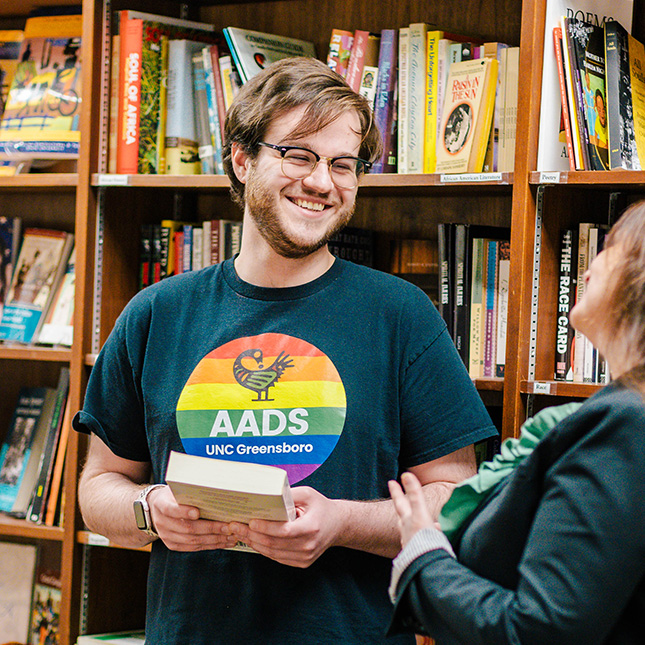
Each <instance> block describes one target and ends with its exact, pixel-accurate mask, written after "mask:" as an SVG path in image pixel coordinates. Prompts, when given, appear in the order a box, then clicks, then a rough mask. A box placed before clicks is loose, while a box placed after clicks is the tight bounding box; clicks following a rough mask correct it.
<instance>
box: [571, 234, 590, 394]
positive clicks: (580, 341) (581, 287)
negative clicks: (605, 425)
mask: <svg viewBox="0 0 645 645" xmlns="http://www.w3.org/2000/svg"><path fill="white" fill-rule="evenodd" d="M591 226H592V224H589V223H588V222H581V223H580V225H579V227H578V255H577V258H578V266H577V273H576V302H580V300H582V296H583V295H584V292H585V281H584V278H583V275H584V272H585V271H586V270H587V267H588V259H589V256H588V254H589V229H590V228H591ZM584 360H585V337H584V334H582V332H580V331H578V330H576V332H575V341H574V349H573V380H574V382H575V383H582V378H583V372H584Z"/></svg>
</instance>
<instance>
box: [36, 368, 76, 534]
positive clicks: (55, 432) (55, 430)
mask: <svg viewBox="0 0 645 645" xmlns="http://www.w3.org/2000/svg"><path fill="white" fill-rule="evenodd" d="M68 392H69V368H68V367H63V368H61V371H60V375H59V378H58V385H57V387H56V400H55V402H54V409H53V412H52V416H51V420H50V423H49V430H48V431H47V439H46V442H45V447H44V450H43V455H42V458H41V462H40V469H39V472H38V480H37V481H36V486H35V488H34V495H33V497H32V500H31V506H30V508H29V511H28V513H27V517H28V519H29V520H30V521H31V522H37V523H41V522H42V521H43V520H44V511H45V501H46V500H47V494H48V493H49V485H50V482H51V475H52V468H53V466H54V458H55V454H56V446H57V445H58V438H59V435H60V430H61V425H62V420H63V412H64V410H65V404H66V401H67V394H68Z"/></svg>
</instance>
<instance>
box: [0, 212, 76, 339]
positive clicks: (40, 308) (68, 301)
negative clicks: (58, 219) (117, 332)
mask: <svg viewBox="0 0 645 645" xmlns="http://www.w3.org/2000/svg"><path fill="white" fill-rule="evenodd" d="M75 255H76V254H75V247H74V235H73V233H67V232H65V231H59V230H55V229H45V228H25V229H24V231H23V230H22V219H21V218H20V217H5V216H0V341H3V342H17V343H39V344H43V345H62V346H66V347H70V346H71V344H72V338H73V317H74V285H75Z"/></svg>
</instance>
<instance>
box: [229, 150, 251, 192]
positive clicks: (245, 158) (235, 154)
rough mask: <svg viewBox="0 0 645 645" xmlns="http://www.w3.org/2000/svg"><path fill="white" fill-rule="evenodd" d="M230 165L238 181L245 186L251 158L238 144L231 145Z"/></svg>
mask: <svg viewBox="0 0 645 645" xmlns="http://www.w3.org/2000/svg"><path fill="white" fill-rule="evenodd" d="M231 164H232V165H233V172H234V173H235V176H236V177H237V179H238V181H240V182H241V183H243V184H245V183H246V177H247V174H248V172H249V166H250V164H251V158H250V157H249V155H248V154H247V153H246V152H245V150H244V148H243V147H242V146H241V145H240V144H239V143H235V142H234V143H232V144H231Z"/></svg>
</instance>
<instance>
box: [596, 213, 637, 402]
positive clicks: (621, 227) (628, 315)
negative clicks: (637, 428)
mask: <svg viewBox="0 0 645 645" xmlns="http://www.w3.org/2000/svg"><path fill="white" fill-rule="evenodd" d="M612 246H619V248H620V252H619V253H618V254H617V257H616V258H615V264H614V265H613V269H612V279H611V281H610V288H609V293H608V298H607V310H606V311H607V317H608V318H609V319H610V320H611V321H612V323H613V328H614V330H615V331H616V332H620V333H615V334H614V335H613V337H614V338H617V337H620V338H621V342H627V343H629V347H630V348H631V349H630V352H631V356H633V358H634V361H633V362H634V364H635V365H636V367H635V368H634V369H632V370H630V371H629V372H627V373H626V374H625V375H624V377H625V378H621V380H623V381H626V382H627V381H630V382H631V383H632V385H637V386H638V389H639V390H640V391H641V392H643V393H644V394H645V201H640V202H636V203H635V204H632V205H631V206H630V207H629V208H627V210H625V212H624V213H623V214H622V215H621V217H620V218H619V220H618V221H617V222H616V224H614V226H613V227H612V229H611V231H610V232H609V233H608V234H607V237H606V238H605V245H604V248H606V249H607V248H610V247H612ZM609 342H611V340H610V341H609Z"/></svg>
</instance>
